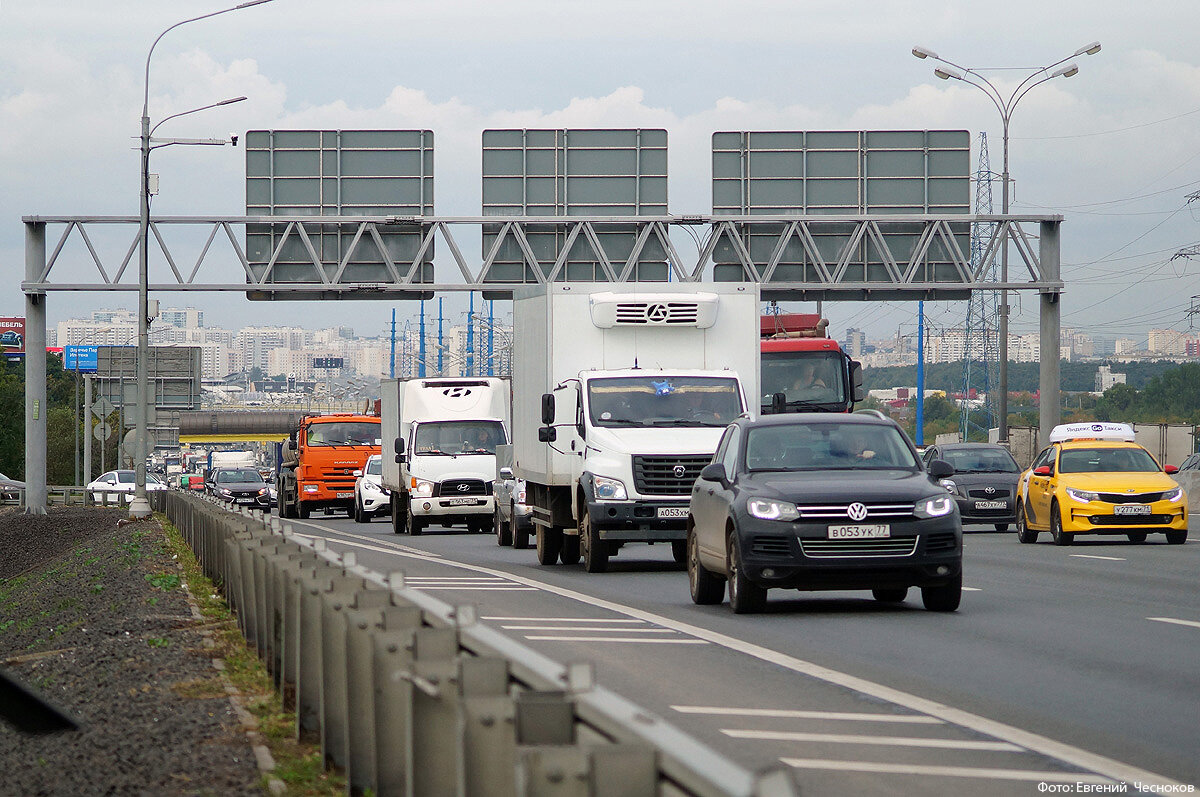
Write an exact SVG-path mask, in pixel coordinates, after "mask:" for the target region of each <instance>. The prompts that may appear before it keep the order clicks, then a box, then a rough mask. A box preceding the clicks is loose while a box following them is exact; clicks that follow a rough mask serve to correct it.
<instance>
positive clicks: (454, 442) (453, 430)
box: [412, 421, 508, 456]
mask: <svg viewBox="0 0 1200 797" xmlns="http://www.w3.org/2000/svg"><path fill="white" fill-rule="evenodd" d="M507 441H508V438H507V437H506V436H505V434H504V425H503V424H501V423H500V421H428V422H426V423H419V424H417V430H416V432H415V433H414V434H413V445H412V448H413V453H414V454H418V455H425V454H432V455H438V454H445V455H448V456H449V455H458V454H495V453H496V446H498V445H500V444H502V443H506V442H507Z"/></svg>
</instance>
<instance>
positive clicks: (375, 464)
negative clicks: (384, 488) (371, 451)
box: [363, 457, 383, 476]
mask: <svg viewBox="0 0 1200 797" xmlns="http://www.w3.org/2000/svg"><path fill="white" fill-rule="evenodd" d="M363 473H367V474H370V475H372V476H378V475H379V474H381V473H383V460H382V459H380V458H379V457H371V458H370V459H368V460H367V467H366V469H365V470H363Z"/></svg>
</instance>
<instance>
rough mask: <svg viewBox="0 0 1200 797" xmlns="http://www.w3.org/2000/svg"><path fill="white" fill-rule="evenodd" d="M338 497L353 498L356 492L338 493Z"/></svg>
mask: <svg viewBox="0 0 1200 797" xmlns="http://www.w3.org/2000/svg"><path fill="white" fill-rule="evenodd" d="M337 497H338V498H353V497H354V493H338V494H337Z"/></svg>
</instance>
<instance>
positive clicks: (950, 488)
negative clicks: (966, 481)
mask: <svg viewBox="0 0 1200 797" xmlns="http://www.w3.org/2000/svg"><path fill="white" fill-rule="evenodd" d="M938 484H940V485H942V486H943V487H945V488H946V492H948V493H957V492H958V485H957V484H955V483H954V480H953V479H940V480H939V481H938Z"/></svg>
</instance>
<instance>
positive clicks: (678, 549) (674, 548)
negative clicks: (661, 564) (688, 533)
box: [671, 540, 688, 564]
mask: <svg viewBox="0 0 1200 797" xmlns="http://www.w3.org/2000/svg"><path fill="white" fill-rule="evenodd" d="M687 549H688V542H687V540H671V558H672V559H674V560H675V561H676V563H678V564H683V563H684V562H686V561H687V557H688V552H687Z"/></svg>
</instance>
